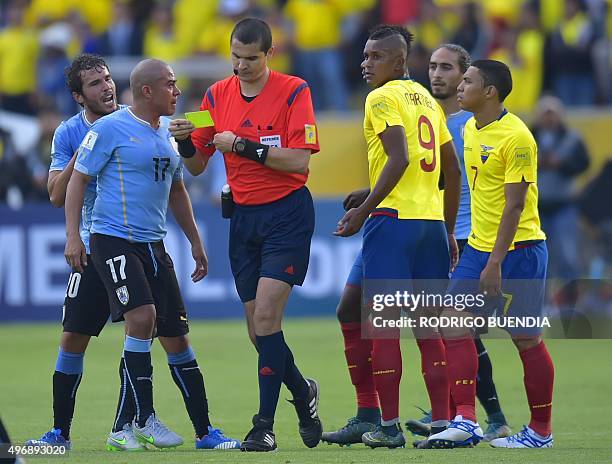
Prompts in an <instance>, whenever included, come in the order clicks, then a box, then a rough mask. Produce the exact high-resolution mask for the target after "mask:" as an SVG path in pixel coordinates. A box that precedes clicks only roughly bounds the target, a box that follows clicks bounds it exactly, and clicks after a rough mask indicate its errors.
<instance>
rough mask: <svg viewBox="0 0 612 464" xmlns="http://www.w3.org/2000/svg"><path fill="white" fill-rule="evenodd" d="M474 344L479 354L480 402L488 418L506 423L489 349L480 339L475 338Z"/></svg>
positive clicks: (478, 383) (477, 391)
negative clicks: (496, 387) (492, 417)
mask: <svg viewBox="0 0 612 464" xmlns="http://www.w3.org/2000/svg"><path fill="white" fill-rule="evenodd" d="M474 343H475V344H476V351H477V352H478V376H477V378H476V396H478V401H480V404H482V407H483V408H484V410H485V411H486V412H487V416H488V417H491V416H492V415H495V416H494V417H496V418H498V420H499V419H503V423H506V418H505V417H504V414H503V413H502V411H501V406H500V405H499V399H498V398H497V391H496V389H495V384H494V383H493V366H492V365H491V358H489V354H488V353H487V349H486V348H485V347H484V345H483V344H482V341H481V340H480V338H475V339H474ZM500 415H501V416H500ZM498 420H496V422H497V421H498Z"/></svg>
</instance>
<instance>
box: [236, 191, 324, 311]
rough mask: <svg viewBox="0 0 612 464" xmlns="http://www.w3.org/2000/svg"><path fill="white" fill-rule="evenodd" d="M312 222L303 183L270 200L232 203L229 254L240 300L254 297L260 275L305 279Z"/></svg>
mask: <svg viewBox="0 0 612 464" xmlns="http://www.w3.org/2000/svg"><path fill="white" fill-rule="evenodd" d="M314 224H315V215H314V205H313V203H312V197H311V196H310V192H309V191H308V189H307V188H306V187H302V188H300V189H298V190H296V191H294V192H292V193H290V194H289V195H287V196H286V197H284V198H281V199H280V200H276V201H274V202H272V203H266V204H264V205H256V206H240V205H236V206H235V209H234V213H233V214H232V219H231V221H230V240H229V255H230V265H231V268H232V274H233V275H234V282H235V283H236V290H238V295H239V296H240V300H241V301H242V302H243V303H244V302H247V301H251V300H254V299H255V295H256V293H257V284H258V282H259V278H260V277H269V278H272V279H276V280H281V281H283V282H287V283H288V284H289V285H302V283H304V279H305V278H306V271H307V270H308V260H309V259H310V240H311V238H312V234H313V232H314Z"/></svg>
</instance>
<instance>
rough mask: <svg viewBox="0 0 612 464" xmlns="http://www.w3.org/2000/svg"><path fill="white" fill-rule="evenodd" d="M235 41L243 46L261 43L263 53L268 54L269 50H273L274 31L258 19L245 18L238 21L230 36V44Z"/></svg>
mask: <svg viewBox="0 0 612 464" xmlns="http://www.w3.org/2000/svg"><path fill="white" fill-rule="evenodd" d="M234 39H236V40H238V41H239V42H242V43H243V44H252V43H257V42H259V45H260V46H261V51H262V52H264V53H268V50H270V48H272V31H271V30H270V26H268V23H266V22H265V21H263V20H261V19H258V18H245V19H243V20H241V21H238V23H237V24H236V25H235V26H234V30H233V31H232V35H231V36H230V43H231V41H232V40H234Z"/></svg>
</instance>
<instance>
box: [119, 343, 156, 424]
mask: <svg viewBox="0 0 612 464" xmlns="http://www.w3.org/2000/svg"><path fill="white" fill-rule="evenodd" d="M130 339H131V340H130ZM128 340H129V343H128ZM129 345H132V346H135V347H136V348H137V349H140V350H141V351H128V350H129V348H131V346H129ZM126 348H127V349H126V350H124V351H123V358H124V359H125V370H126V374H127V380H128V383H129V386H130V387H131V388H132V395H133V398H134V409H135V410H136V422H137V423H138V427H144V425H145V422H146V421H147V419H148V418H149V416H150V415H151V414H154V413H155V410H154V409H153V366H152V365H151V351H150V349H151V340H140V339H136V338H133V337H129V336H128V337H126ZM145 350H146V351H145Z"/></svg>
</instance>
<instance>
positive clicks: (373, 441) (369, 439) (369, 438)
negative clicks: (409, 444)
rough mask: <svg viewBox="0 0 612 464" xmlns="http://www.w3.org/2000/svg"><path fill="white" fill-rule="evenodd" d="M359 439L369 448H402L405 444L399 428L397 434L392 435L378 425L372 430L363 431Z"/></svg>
mask: <svg viewBox="0 0 612 464" xmlns="http://www.w3.org/2000/svg"><path fill="white" fill-rule="evenodd" d="M398 427H399V425H398ZM361 441H362V442H363V444H364V445H366V446H369V447H370V448H403V447H404V445H405V444H406V439H405V438H404V433H403V432H402V430H401V429H400V431H399V433H398V434H397V435H395V436H392V435H387V434H386V433H385V432H383V429H382V426H380V425H379V426H377V427H376V430H374V431H373V432H366V433H364V434H363V436H362V437H361Z"/></svg>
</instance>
